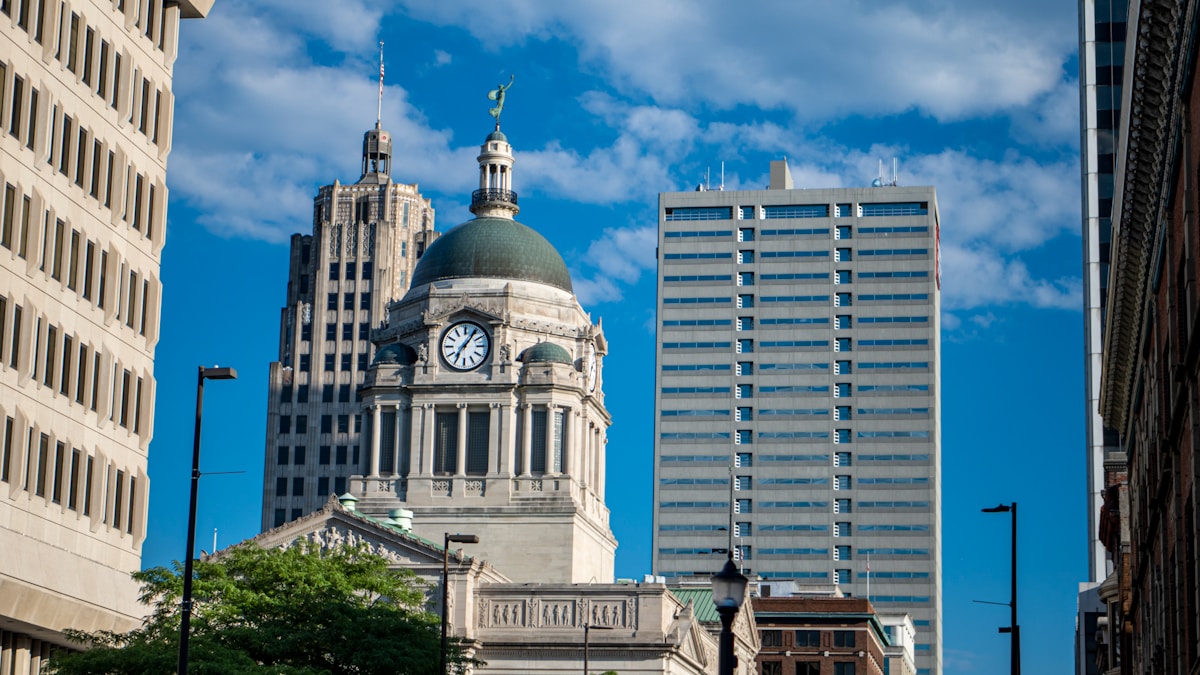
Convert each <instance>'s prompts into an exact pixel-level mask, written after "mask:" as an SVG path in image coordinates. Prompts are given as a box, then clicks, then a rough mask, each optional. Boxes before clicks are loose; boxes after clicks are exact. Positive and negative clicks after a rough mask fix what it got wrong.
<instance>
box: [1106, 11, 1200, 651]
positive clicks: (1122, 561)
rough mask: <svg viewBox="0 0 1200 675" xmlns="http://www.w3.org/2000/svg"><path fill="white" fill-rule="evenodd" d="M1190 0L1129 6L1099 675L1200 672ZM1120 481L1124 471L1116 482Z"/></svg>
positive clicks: (1109, 318)
mask: <svg viewBox="0 0 1200 675" xmlns="http://www.w3.org/2000/svg"><path fill="white" fill-rule="evenodd" d="M1197 9H1198V3H1197V2H1195V0H1186V1H1182V2H1180V1H1178V0H1130V2H1129V14H1128V19H1127V22H1126V23H1127V30H1126V32H1127V34H1128V35H1137V36H1138V40H1137V42H1136V43H1132V42H1131V43H1130V44H1129V45H1128V49H1127V53H1126V55H1125V62H1124V72H1123V76H1124V79H1123V84H1122V92H1121V95H1122V105H1121V109H1122V110H1123V111H1125V112H1124V113H1123V115H1122V117H1121V120H1120V133H1119V134H1118V145H1117V166H1116V188H1115V192H1114V199H1113V236H1112V240H1113V252H1112V271H1111V277H1110V279H1109V294H1108V308H1107V315H1106V323H1105V333H1104V352H1103V371H1102V376H1101V381H1100V412H1101V414H1102V415H1103V416H1104V422H1105V424H1106V425H1107V426H1109V427H1110V428H1113V429H1117V430H1119V432H1120V438H1121V442H1122V446H1123V447H1124V452H1125V454H1124V462H1123V465H1117V466H1115V467H1113V470H1112V471H1110V477H1111V478H1110V485H1109V487H1108V489H1106V491H1105V495H1104V497H1105V499H1104V508H1103V510H1102V514H1101V515H1102V517H1101V529H1100V533H1101V535H1102V537H1103V539H1104V541H1105V543H1106V544H1107V545H1108V546H1109V552H1110V554H1111V555H1112V557H1113V559H1114V561H1115V562H1116V563H1117V567H1116V569H1115V570H1114V572H1113V573H1112V574H1110V575H1109V578H1108V579H1107V580H1106V581H1105V582H1104V584H1102V585H1101V587H1100V595H1101V597H1102V598H1104V600H1105V602H1106V604H1107V605H1108V607H1109V610H1108V615H1107V616H1106V617H1105V624H1106V632H1107V635H1106V636H1105V644H1106V648H1105V649H1104V650H1103V652H1102V654H1101V656H1102V658H1103V659H1104V662H1103V664H1104V666H1105V672H1119V673H1163V674H1165V675H1173V674H1176V673H1193V672H1197V670H1200V555H1198V553H1197V543H1198V541H1200V532H1198V530H1197V521H1198V518H1197V516H1198V515H1200V514H1198V513H1197V495H1196V488H1197V484H1198V481H1197V471H1198V469H1200V465H1198V464H1197V459H1198V456H1197V445H1198V443H1200V382H1198V379H1197V378H1198V375H1200V330H1198V327H1200V294H1198V293H1197V292H1196V280H1197V265H1198V262H1197V258H1198V254H1200V239H1198V237H1200V230H1198V229H1197V214H1196V211H1197V206H1198V205H1200V204H1198V198H1197V191H1196V180H1197V171H1196V167H1197V166H1200V135H1198V134H1197V128H1198V123H1200V119H1198V118H1197V115H1196V111H1197V110H1200V93H1198V89H1197V74H1196V65H1197V62H1196V61H1197V59H1196V54H1197V47H1198V44H1197V28H1196V18H1197ZM1122 474H1124V475H1122Z"/></svg>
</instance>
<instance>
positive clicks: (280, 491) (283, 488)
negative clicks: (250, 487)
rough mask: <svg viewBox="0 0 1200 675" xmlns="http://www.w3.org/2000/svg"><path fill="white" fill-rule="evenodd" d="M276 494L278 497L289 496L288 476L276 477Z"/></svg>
mask: <svg viewBox="0 0 1200 675" xmlns="http://www.w3.org/2000/svg"><path fill="white" fill-rule="evenodd" d="M275 496H276V497H286V496H287V478H276V479H275Z"/></svg>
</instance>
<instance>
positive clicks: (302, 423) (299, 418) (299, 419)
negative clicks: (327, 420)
mask: <svg viewBox="0 0 1200 675" xmlns="http://www.w3.org/2000/svg"><path fill="white" fill-rule="evenodd" d="M296 433H297V434H307V433H308V415H296Z"/></svg>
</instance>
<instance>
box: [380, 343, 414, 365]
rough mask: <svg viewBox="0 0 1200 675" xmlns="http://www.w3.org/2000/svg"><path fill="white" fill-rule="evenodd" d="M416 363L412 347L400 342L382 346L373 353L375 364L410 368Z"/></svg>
mask: <svg viewBox="0 0 1200 675" xmlns="http://www.w3.org/2000/svg"><path fill="white" fill-rule="evenodd" d="M416 362H417V353H416V352H415V351H413V348H412V347H409V346H408V345H406V344H403V343H400V342H394V343H392V344H390V345H384V346H383V347H380V348H379V351H378V352H376V353H375V363H376V364H398V365H401V366H411V365H412V364H414V363H416Z"/></svg>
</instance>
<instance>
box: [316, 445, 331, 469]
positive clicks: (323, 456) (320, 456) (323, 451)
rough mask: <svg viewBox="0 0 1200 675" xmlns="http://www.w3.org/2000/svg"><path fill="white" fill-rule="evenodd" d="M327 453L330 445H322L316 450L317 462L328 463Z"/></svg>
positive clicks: (328, 453)
mask: <svg viewBox="0 0 1200 675" xmlns="http://www.w3.org/2000/svg"><path fill="white" fill-rule="evenodd" d="M329 455H330V447H329V446H328V445H322V446H321V447H320V448H319V449H318V450H317V463H318V464H322V465H326V464H329Z"/></svg>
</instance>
